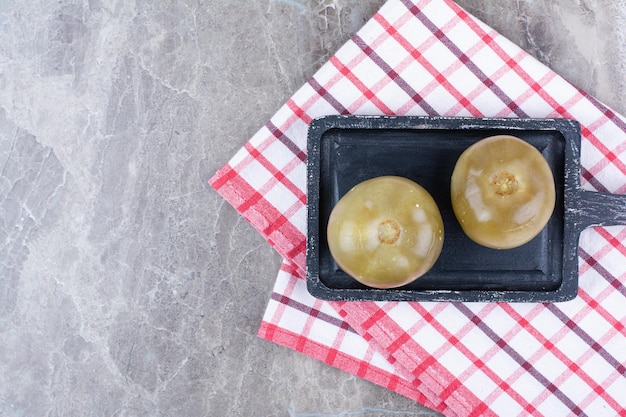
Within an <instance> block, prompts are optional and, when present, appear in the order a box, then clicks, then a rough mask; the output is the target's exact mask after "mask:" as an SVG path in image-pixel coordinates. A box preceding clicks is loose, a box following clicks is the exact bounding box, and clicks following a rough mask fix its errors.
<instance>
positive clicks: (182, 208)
mask: <svg viewBox="0 0 626 417" xmlns="http://www.w3.org/2000/svg"><path fill="white" fill-rule="evenodd" d="M382 3H383V0H374V1H362V0H361V1H359V0H311V1H308V0H307V1H305V0H283V1H278V0H254V1H247V0H229V1H226V0H205V1H197V0H196V1H191V0H190V1H187V2H177V3H176V5H171V4H172V3H170V2H147V1H139V0H137V1H123V0H112V1H97V0H96V1H92V0H90V1H87V0H84V1H82V2H81V1H76V2H68V1H56V0H55V1H36V2H27V1H11V2H0V416H227V415H228V416H300V417H304V416H347V415H351V416H353V415H354V416H370V417H372V416H398V415H400V416H405V415H406V416H409V415H410V416H417V415H419V416H434V415H436V414H435V413H434V412H431V411H429V410H428V409H426V408H423V407H421V406H419V405H418V404H415V403H414V402H412V401H410V400H408V399H406V398H404V397H401V396H399V395H396V394H394V393H392V392H389V391H387V390H385V389H383V388H380V387H377V386H375V385H373V384H370V383H369V382H367V381H364V380H361V379H358V378H356V377H353V376H351V375H348V374H346V373H343V372H341V371H338V370H336V369H333V368H331V367H329V366H326V365H324V364H321V363H319V362H317V361H315V360H313V359H310V358H308V357H306V356H304V355H301V354H298V353H295V352H292V351H290V350H288V349H285V348H282V347H279V346H275V345H273V344H271V343H268V342H266V341H263V340H261V339H258V338H257V337H256V332H257V328H258V325H259V322H260V319H261V316H262V314H263V311H264V308H265V304H266V301H267V299H268V297H269V294H270V292H271V289H272V285H273V281H274V278H275V275H276V272H277V270H278V266H279V263H280V259H279V257H278V256H277V254H276V253H274V252H273V250H272V249H271V248H270V247H269V245H267V244H266V243H265V242H264V241H263V239H262V238H261V237H260V236H259V235H258V234H257V233H256V232H254V231H253V230H252V228H251V227H250V226H249V225H248V224H247V223H246V222H245V221H243V220H242V219H241V218H240V217H239V216H238V215H237V214H236V212H235V211H234V209H233V208H232V207H230V206H229V205H228V204H227V203H225V202H224V201H223V200H222V199H221V198H220V197H219V196H218V195H217V193H215V192H214V191H213V190H212V189H211V188H210V187H209V186H208V184H207V179H208V178H209V177H210V176H211V175H212V174H213V173H214V172H215V170H217V169H218V168H219V167H220V166H221V165H223V164H224V163H225V162H226V161H227V160H228V159H229V158H230V156H231V155H232V154H233V153H234V152H235V151H236V150H237V149H238V148H239V147H241V146H242V145H243V144H244V143H245V141H246V140H247V139H248V138H249V137H250V136H251V135H252V134H253V133H254V132H256V130H257V129H258V128H259V127H260V126H261V125H262V124H263V123H264V122H265V121H266V120H267V119H268V118H269V117H270V116H271V115H272V114H273V113H274V112H275V111H276V110H277V109H278V107H279V106H280V105H281V104H282V103H283V102H284V101H285V99H286V98H288V97H289V96H290V95H291V94H292V93H293V92H294V91H295V90H296V89H297V88H298V87H299V86H300V85H301V84H302V83H303V82H304V81H305V80H306V79H307V78H308V77H309V76H311V75H312V74H313V72H314V71H315V70H316V69H317V68H319V67H320V66H321V65H322V64H323V63H324V62H325V61H326V60H327V59H328V57H329V56H331V55H332V54H333V53H334V52H335V51H336V50H337V48H338V47H339V46H340V45H341V44H342V43H343V42H344V41H345V40H346V39H348V38H349V36H350V35H351V34H352V33H354V32H355V31H356V30H358V29H359V28H360V27H361V26H362V24H363V23H364V22H365V21H366V20H367V19H368V18H369V17H370V16H371V15H372V14H373V13H374V12H375V11H376V10H377V9H378V8H379V7H380V5H382ZM459 3H460V4H461V5H462V6H464V7H466V8H467V9H468V10H469V11H470V12H472V13H474V14H475V15H477V16H478V17H480V18H482V19H483V20H484V21H486V22H487V23H488V24H490V25H492V26H493V27H494V28H496V29H498V30H500V31H501V32H502V33H504V34H505V35H506V36H508V37H509V38H510V39H511V40H513V41H514V42H515V43H517V44H519V45H521V46H522V47H524V48H525V49H527V50H528V51H529V52H531V53H532V54H533V55H535V56H536V57H538V58H539V59H540V60H541V61H543V62H545V63H547V64H548V65H549V66H551V67H552V68H554V69H555V70H557V71H558V72H559V73H561V74H562V75H564V76H565V77H566V78H568V79H569V80H570V81H572V82H573V83H575V84H577V85H579V86H581V87H583V88H584V89H587V90H588V91H590V92H591V93H592V94H595V95H596V96H597V97H599V98H600V99H601V100H602V101H604V102H605V103H607V104H609V105H610V106H612V107H613V108H614V109H616V110H617V111H619V112H622V113H626V100H625V97H626V65H625V62H626V61H625V60H624V56H626V29H624V28H625V27H626V4H625V3H624V1H623V0H555V1H549V0H516V1H513V0H507V1H502V0H462V1H459Z"/></svg>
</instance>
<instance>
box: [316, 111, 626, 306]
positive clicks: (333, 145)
mask: <svg viewBox="0 0 626 417" xmlns="http://www.w3.org/2000/svg"><path fill="white" fill-rule="evenodd" d="M498 134H510V135H514V136H517V137H519V138H522V139H524V140H526V141H527V142H529V143H530V144H532V145H533V146H535V147H537V149H539V150H540V151H541V152H542V154H543V155H544V157H545V158H546V160H547V161H548V163H549V165H550V167H551V168H552V171H553V175H554V178H555V183H556V191H557V193H556V196H557V200H556V208H555V211H554V213H553V215H552V217H551V219H550V221H549V223H548V225H547V226H546V228H545V229H544V230H543V232H542V233H540V234H539V236H537V237H536V238H535V239H533V240H532V241H530V242H529V243H527V244H525V245H523V246H521V247H519V248H515V249H510V250H494V249H488V248H485V247H482V246H480V245H478V244H476V243H474V242H472V241H471V240H470V239H469V238H468V237H467V236H465V234H464V233H463V231H462V230H461V228H460V226H459V224H458V222H457V220H456V218H455V216H454V213H453V211H452V206H451V202H450V186H449V182H450V176H451V175H452V170H453V168H454V164H455V163H456V160H457V158H458V157H459V156H460V155H461V153H462V152H463V151H464V150H465V149H466V148H467V147H469V146H470V145H471V144H472V143H474V142H476V141H478V140H480V139H482V138H485V137H488V136H492V135H498ZM579 165H580V126H579V124H578V122H576V121H573V120H565V119H481V118H445V117H412V116H402V117H400V116H398V117H394V116H326V117H322V118H319V119H315V120H314V121H313V122H312V123H311V125H310V127H309V132H308V159H307V174H308V177H307V182H308V183H307V186H308V191H307V192H308V194H307V195H308V197H307V198H308V200H307V208H308V236H307V287H308V290H309V292H310V293H311V294H312V295H313V296H315V297H318V298H321V299H325V300H335V301H358V300H381V301H490V302H559V301H566V300H570V299H573V298H575V297H576V295H577V292H578V256H577V252H578V238H579V235H580V232H581V231H582V230H583V229H584V228H586V227H589V226H592V225H610V224H622V223H623V224H626V196H621V195H612V194H599V193H594V192H589V191H584V190H582V189H581V188H580V167H579ZM381 175H399V176H403V177H406V178H409V179H412V180H414V181H416V182H417V183H419V184H421V185H422V186H423V187H424V188H426V189H427V190H428V191H429V192H430V193H431V194H432V196H433V198H434V199H435V201H436V202H437V204H438V205H439V208H440V210H441V214H442V217H443V220H444V228H445V240H444V247H443V250H442V253H441V256H440V257H439V259H438V261H437V263H436V264H435V266H434V267H433V268H432V269H431V270H430V271H429V272H428V273H427V274H426V275H424V276H422V277H421V278H419V279H418V280H416V281H414V282H413V283H411V284H408V285H406V286H404V287H400V288H395V289H385V290H381V289H374V288H369V287H366V286H363V285H362V284H359V283H358V282H357V281H355V280H354V279H352V278H351V277H349V276H348V275H347V274H346V273H344V272H343V271H342V270H341V269H339V268H338V266H337V265H336V263H335V262H334V260H333V259H332V256H331V255H330V252H329V250H328V244H327V241H326V227H327V221H328V217H329V215H330V212H331V210H332V208H333V207H334V205H335V204H336V202H337V201H338V200H339V199H340V198H341V197H342V196H343V195H344V194H345V193H346V192H347V191H348V190H350V189H351V188H352V187H353V186H354V185H356V184H358V183H360V182H362V181H365V180H366V179H369V178H374V177H377V176H381Z"/></svg>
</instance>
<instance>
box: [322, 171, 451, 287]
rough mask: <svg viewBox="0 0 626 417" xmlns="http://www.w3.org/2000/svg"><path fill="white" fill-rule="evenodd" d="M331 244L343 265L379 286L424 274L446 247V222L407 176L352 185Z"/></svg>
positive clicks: (332, 227)
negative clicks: (444, 242) (444, 224)
mask: <svg viewBox="0 0 626 417" xmlns="http://www.w3.org/2000/svg"><path fill="white" fill-rule="evenodd" d="M327 237H328V246H329V249H330V252H331V255H332V256H333V258H334V259H335V261H336V262H337V264H338V265H339V267H340V268H341V269H342V270H343V271H344V272H346V273H347V274H348V275H350V276H352V277H353V278H354V279H356V280H357V281H359V282H361V283H362V284H365V285H367V286H370V287H374V288H392V287H399V286H402V285H405V284H408V283H409V282H411V281H413V280H415V279H417V278H419V277H420V276H422V275H423V274H425V273H426V272H427V271H428V270H429V269H430V268H431V267H432V266H433V265H434V263H435V261H436V260H437V258H438V257H439V254H440V253H441V248H442V246H443V221H442V219H441V214H440V213H439V208H438V207H437V204H436V203H435V200H433V198H432V197H431V195H430V194H429V193H428V191H426V190H425V189H424V188H422V187H421V186H420V185H418V184H416V183H415V182H413V181H411V180H408V179H406V178H402V177H395V176H384V177H377V178H373V179H370V180H367V181H364V182H362V183H360V184H357V185H356V186H355V187H353V188H352V189H351V190H350V191H348V193H346V195H344V196H343V197H342V198H341V199H340V200H339V201H338V202H337V204H336V205H335V207H334V208H333V210H332V212H331V214H330V218H329V220H328V230H327Z"/></svg>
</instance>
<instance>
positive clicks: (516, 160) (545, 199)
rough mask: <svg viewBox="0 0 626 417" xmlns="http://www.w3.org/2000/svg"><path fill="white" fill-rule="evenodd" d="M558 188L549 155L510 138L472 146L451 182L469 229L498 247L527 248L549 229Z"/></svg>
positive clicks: (474, 237) (478, 240) (484, 242)
mask: <svg viewBox="0 0 626 417" xmlns="http://www.w3.org/2000/svg"><path fill="white" fill-rule="evenodd" d="M554 188H555V186H554V177H553V176H552V171H551V170H550V167H549V166H548V163H547V161H546V160H545V158H544V157H543V155H541V153H540V152H539V151H538V150H537V149H536V148H535V147H534V146H532V145H530V144H529V143H527V142H525V141H523V140H521V139H519V138H516V137H514V136H507V135H500V136H492V137H488V138H485V139H482V140H480V141H478V142H476V143H475V144H473V145H472V146H470V147H469V148H467V149H466V150H465V152H463V154H462V155H461V156H460V157H459V159H458V161H457V163H456V166H455V167H454V171H453V173H452V180H451V183H450V192H451V198H452V208H453V210H454V214H455V215H456V218H457V219H458V221H459V223H460V224H461V227H462V228H463V231H464V232H465V233H466V234H467V236H469V238H470V239H472V240H473V241H475V242H476V243H479V244H481V245H483V246H486V247H489V248H494V249H511V248H515V247H518V246H521V245H523V244H524V243H526V242H528V241H530V240H531V239H533V238H534V237H535V236H537V235H538V234H539V233H540V232H541V231H542V230H543V228H544V227H545V226H546V224H547V223H548V220H549V219H550V217H551V216H552V212H553V211H554V204H555V190H554Z"/></svg>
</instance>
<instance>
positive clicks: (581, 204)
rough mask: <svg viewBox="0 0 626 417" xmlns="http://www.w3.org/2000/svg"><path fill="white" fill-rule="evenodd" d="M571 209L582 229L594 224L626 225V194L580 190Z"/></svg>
mask: <svg viewBox="0 0 626 417" xmlns="http://www.w3.org/2000/svg"><path fill="white" fill-rule="evenodd" d="M571 210H573V211H574V213H573V214H574V216H575V218H576V223H577V226H578V228H579V229H580V230H583V229H586V228H587V227H592V226H617V225H626V195H621V194H607V193H598V192H593V191H583V190H580V191H579V192H578V193H577V196H576V197H575V199H574V202H573V204H572V207H571Z"/></svg>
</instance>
